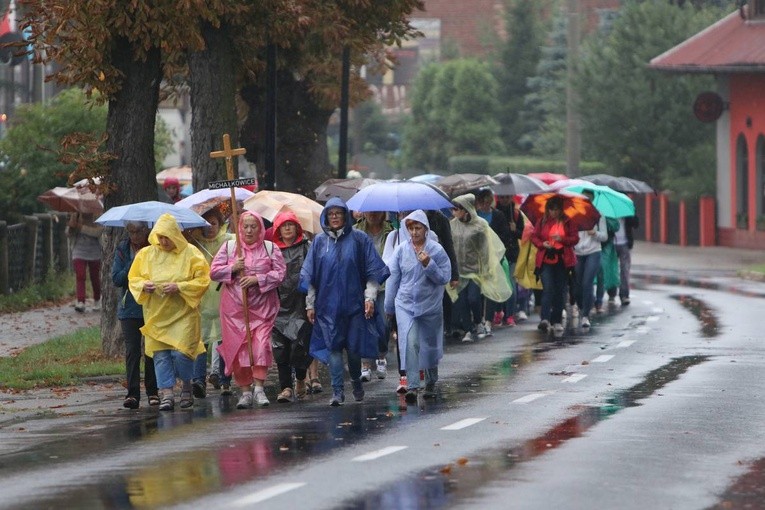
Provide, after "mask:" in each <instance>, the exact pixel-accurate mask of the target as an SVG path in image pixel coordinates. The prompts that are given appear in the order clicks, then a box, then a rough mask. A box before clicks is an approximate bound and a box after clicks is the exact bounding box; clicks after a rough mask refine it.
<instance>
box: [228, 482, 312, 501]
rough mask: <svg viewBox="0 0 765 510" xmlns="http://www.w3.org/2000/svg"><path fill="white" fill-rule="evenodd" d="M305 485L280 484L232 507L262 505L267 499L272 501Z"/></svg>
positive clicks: (245, 498)
mask: <svg viewBox="0 0 765 510" xmlns="http://www.w3.org/2000/svg"><path fill="white" fill-rule="evenodd" d="M303 485H305V482H295V483H280V484H278V485H274V486H273V487H270V488H268V489H263V490H262V491H258V492H256V493H254V494H250V495H249V496H245V497H243V498H239V499H237V500H234V501H233V502H232V505H233V506H235V507H242V506H249V505H254V504H255V503H261V502H263V501H265V500H267V499H271V498H273V497H275V496H278V495H280V494H284V493H285V492H289V491H291V490H295V489H298V488H300V487H302V486H303Z"/></svg>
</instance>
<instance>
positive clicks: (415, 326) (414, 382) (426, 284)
mask: <svg viewBox="0 0 765 510" xmlns="http://www.w3.org/2000/svg"><path fill="white" fill-rule="evenodd" d="M404 225H405V226H406V228H407V230H408V231H409V235H410V237H411V241H410V242H407V243H403V244H400V245H399V246H398V247H397V248H396V250H395V251H394V252H393V255H392V257H391V259H390V260H389V261H388V267H389V269H390V273H391V275H390V278H389V279H388V282H387V286H388V290H387V292H386V294H385V313H386V315H389V316H390V315H393V314H394V313H395V315H396V322H397V324H398V346H399V352H400V353H401V363H402V365H403V366H405V367H406V378H407V385H408V387H407V392H406V400H407V402H410V403H414V402H416V401H417V392H418V390H419V389H420V377H419V372H420V370H423V371H424V372H425V392H424V396H425V397H426V398H430V397H434V396H435V385H436V381H438V361H439V360H440V359H441V358H442V357H443V354H444V327H443V326H444V324H443V322H444V314H443V306H442V296H443V289H444V285H446V284H447V283H448V282H449V280H450V278H451V274H452V273H451V271H452V265H451V263H450V262H449V257H448V256H447V255H446V251H444V249H443V247H442V246H441V245H440V244H438V243H437V242H436V241H433V240H432V239H428V237H427V232H428V230H429V229H430V225H429V223H428V219H427V217H426V216H425V213H424V212H423V211H421V210H417V211H414V212H413V213H411V214H410V215H408V216H407V217H406V218H404Z"/></svg>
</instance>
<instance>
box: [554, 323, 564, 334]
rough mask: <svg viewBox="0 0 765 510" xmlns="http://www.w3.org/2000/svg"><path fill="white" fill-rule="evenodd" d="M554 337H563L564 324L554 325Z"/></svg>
mask: <svg viewBox="0 0 765 510" xmlns="http://www.w3.org/2000/svg"><path fill="white" fill-rule="evenodd" d="M553 336H555V338H560V337H562V336H563V324H561V323H558V324H553Z"/></svg>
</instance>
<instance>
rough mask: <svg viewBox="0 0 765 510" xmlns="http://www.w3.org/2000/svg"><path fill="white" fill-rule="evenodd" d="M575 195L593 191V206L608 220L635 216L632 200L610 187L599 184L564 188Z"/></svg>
mask: <svg viewBox="0 0 765 510" xmlns="http://www.w3.org/2000/svg"><path fill="white" fill-rule="evenodd" d="M564 189H566V190H568V191H573V192H574V193H583V192H585V191H592V193H593V195H594V197H593V199H592V204H593V205H594V206H595V209H597V210H598V212H599V213H600V214H602V215H603V216H605V217H607V218H627V217H629V216H635V204H634V203H633V202H632V199H631V198H630V197H628V196H627V195H625V194H624V193H620V192H618V191H614V190H612V189H611V188H609V187H608V186H600V185H598V184H577V185H575V186H568V187H566V188H564Z"/></svg>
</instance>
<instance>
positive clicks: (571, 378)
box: [560, 374, 587, 384]
mask: <svg viewBox="0 0 765 510" xmlns="http://www.w3.org/2000/svg"><path fill="white" fill-rule="evenodd" d="M585 377H587V374H574V375H572V376H569V377H566V378H565V379H561V381H560V382H562V383H572V384H573V383H578V382H579V381H581V380H582V379H584V378H585Z"/></svg>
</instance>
